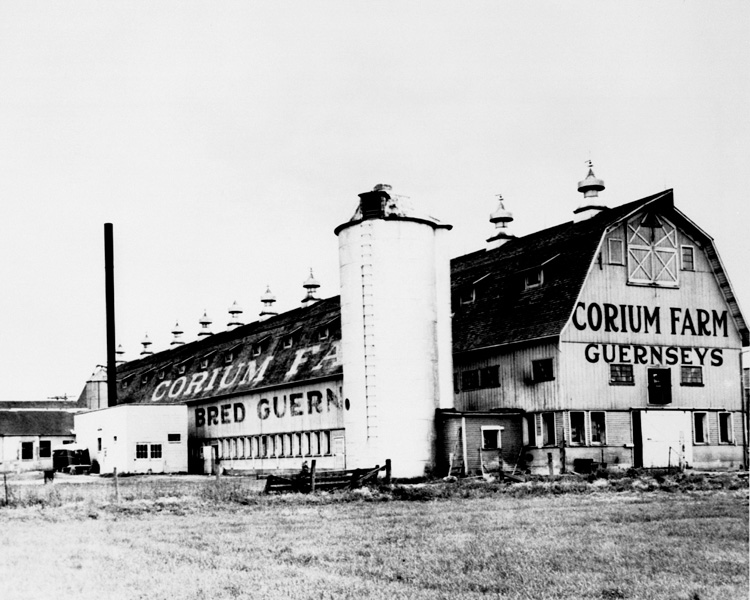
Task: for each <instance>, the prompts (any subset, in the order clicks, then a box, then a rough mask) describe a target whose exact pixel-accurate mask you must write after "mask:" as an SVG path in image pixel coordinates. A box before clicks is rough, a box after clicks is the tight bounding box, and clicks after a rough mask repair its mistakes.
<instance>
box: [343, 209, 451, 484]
mask: <svg viewBox="0 0 750 600" xmlns="http://www.w3.org/2000/svg"><path fill="white" fill-rule="evenodd" d="M446 233H447V231H446V230H442V229H436V228H434V227H433V226H432V225H430V224H429V223H425V222H418V221H412V220H388V219H368V220H365V221H362V222H360V223H356V224H353V225H351V226H348V227H346V228H344V229H343V230H341V231H340V232H339V260H340V279H341V332H342V333H341V335H342V362H343V366H344V397H345V402H346V400H348V402H349V408H348V409H345V411H344V421H345V426H346V448H347V451H346V454H347V466H348V467H357V466H370V465H374V464H383V461H384V460H385V459H386V458H391V459H392V461H393V474H394V475H395V476H397V477H416V476H421V475H423V474H424V472H425V469H426V468H430V467H432V466H433V462H434V456H435V423H434V421H435V409H436V408H450V407H452V406H453V386H452V349H451V333H450V264H449V260H448V257H447V254H446V253H445V249H444V241H445V240H444V237H445V235H446Z"/></svg>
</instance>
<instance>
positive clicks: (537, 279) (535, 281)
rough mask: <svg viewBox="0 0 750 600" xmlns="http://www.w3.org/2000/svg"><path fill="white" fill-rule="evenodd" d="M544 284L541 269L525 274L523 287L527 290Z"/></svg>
mask: <svg viewBox="0 0 750 600" xmlns="http://www.w3.org/2000/svg"><path fill="white" fill-rule="evenodd" d="M542 283H544V271H542V269H531V270H530V271H528V272H527V273H526V278H525V279H524V285H525V288H526V289H527V290H529V289H532V288H536V287H539V286H540V285H542Z"/></svg>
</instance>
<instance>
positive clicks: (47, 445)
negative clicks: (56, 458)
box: [39, 440, 52, 458]
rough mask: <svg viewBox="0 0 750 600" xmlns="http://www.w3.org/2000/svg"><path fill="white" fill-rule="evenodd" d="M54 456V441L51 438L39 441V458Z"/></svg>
mask: <svg viewBox="0 0 750 600" xmlns="http://www.w3.org/2000/svg"><path fill="white" fill-rule="evenodd" d="M50 456H52V442H51V441H50V440H40V441H39V458H49V457H50Z"/></svg>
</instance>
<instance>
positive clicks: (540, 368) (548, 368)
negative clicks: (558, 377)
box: [531, 358, 555, 382]
mask: <svg viewBox="0 0 750 600" xmlns="http://www.w3.org/2000/svg"><path fill="white" fill-rule="evenodd" d="M531 369H532V376H533V379H534V382H538V381H552V380H553V379H554V378H555V374H554V371H553V370H552V359H551V358H544V359H542V360H533V361H531Z"/></svg>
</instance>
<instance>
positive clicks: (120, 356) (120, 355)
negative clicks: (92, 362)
mask: <svg viewBox="0 0 750 600" xmlns="http://www.w3.org/2000/svg"><path fill="white" fill-rule="evenodd" d="M115 354H116V355H117V359H116V360H115V364H116V365H124V364H125V359H124V358H123V357H124V356H125V350H123V349H122V344H118V346H117V350H115Z"/></svg>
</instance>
